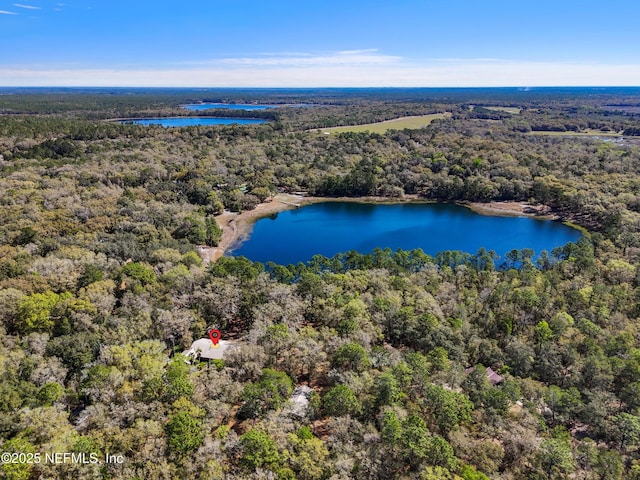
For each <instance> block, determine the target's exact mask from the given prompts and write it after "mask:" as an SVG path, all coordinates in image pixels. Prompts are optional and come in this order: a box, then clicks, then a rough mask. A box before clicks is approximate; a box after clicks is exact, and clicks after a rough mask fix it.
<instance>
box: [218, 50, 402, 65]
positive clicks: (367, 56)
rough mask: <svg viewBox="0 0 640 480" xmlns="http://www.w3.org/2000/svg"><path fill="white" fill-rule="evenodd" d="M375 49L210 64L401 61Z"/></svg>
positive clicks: (307, 63) (377, 62)
mask: <svg viewBox="0 0 640 480" xmlns="http://www.w3.org/2000/svg"><path fill="white" fill-rule="evenodd" d="M375 52H376V50H375V49H368V50H344V51H341V52H335V53H328V54H320V55H314V54H309V53H303V54H291V53H286V54H279V55H265V56H259V57H255V56H254V57H242V58H225V59H222V60H215V61H212V62H211V64H216V63H221V64H226V65H256V66H272V65H281V66H308V65H356V64H384V63H393V62H397V61H399V60H401V58H400V57H394V56H391V55H380V54H377V53H375Z"/></svg>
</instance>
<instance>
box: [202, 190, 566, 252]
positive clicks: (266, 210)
mask: <svg viewBox="0 0 640 480" xmlns="http://www.w3.org/2000/svg"><path fill="white" fill-rule="evenodd" d="M323 202H352V203H377V204H389V205H393V204H403V203H423V204H431V203H440V202H437V201H435V200H429V199H425V198H422V197H419V196H418V195H405V196H403V197H379V196H366V197H309V196H304V195H296V194H287V193H279V194H277V195H275V196H274V197H273V198H272V199H271V200H270V201H268V202H263V203H260V204H259V205H258V206H256V208H254V209H253V210H246V211H244V212H241V213H237V212H229V211H225V212H224V213H222V214H220V215H218V216H216V221H217V222H218V225H219V226H220V228H222V231H223V234H222V240H221V241H220V243H219V244H218V246H217V247H207V246H198V253H199V254H200V256H201V257H202V260H203V262H204V264H205V265H207V264H209V263H212V262H215V261H216V260H218V259H219V258H220V257H222V256H224V255H225V253H227V252H228V251H232V250H234V249H236V248H237V247H238V246H239V245H240V244H242V242H244V241H245V240H247V239H248V238H249V236H250V235H251V232H252V230H253V225H254V224H255V222H257V221H258V220H260V219H261V218H265V217H269V216H271V215H275V214H277V213H279V212H284V211H286V210H291V209H293V208H299V207H303V206H306V205H311V204H314V203H323ZM456 203H457V204H458V205H461V206H464V207H466V208H469V209H470V210H472V211H474V212H476V213H479V214H481V215H490V216H491V215H493V216H516V217H520V216H523V217H535V218H539V219H541V220H557V219H558V217H557V216H555V215H552V214H551V213H550V209H549V207H546V206H544V205H541V206H532V205H529V204H527V203H521V202H487V203H482V202H456Z"/></svg>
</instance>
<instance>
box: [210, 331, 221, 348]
mask: <svg viewBox="0 0 640 480" xmlns="http://www.w3.org/2000/svg"><path fill="white" fill-rule="evenodd" d="M221 336H222V334H221V333H220V330H209V338H210V339H211V341H212V342H213V344H214V345H215V346H218V342H219V341H220V337H221Z"/></svg>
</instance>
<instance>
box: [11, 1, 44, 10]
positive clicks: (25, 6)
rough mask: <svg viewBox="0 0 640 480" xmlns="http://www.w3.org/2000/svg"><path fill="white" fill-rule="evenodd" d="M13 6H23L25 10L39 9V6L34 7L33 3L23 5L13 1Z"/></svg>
mask: <svg viewBox="0 0 640 480" xmlns="http://www.w3.org/2000/svg"><path fill="white" fill-rule="evenodd" d="M13 6H14V7H18V8H25V9H27V10H40V7H34V6H33V5H24V4H22V3H14V4H13Z"/></svg>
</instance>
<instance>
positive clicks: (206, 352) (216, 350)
mask: <svg viewBox="0 0 640 480" xmlns="http://www.w3.org/2000/svg"><path fill="white" fill-rule="evenodd" d="M231 345H232V343H231V342H230V341H227V340H220V341H219V342H218V345H214V344H213V342H212V341H211V339H209V338H201V339H199V340H196V341H195V342H193V343H192V344H191V348H190V349H189V350H185V351H184V352H182V354H183V355H184V356H186V357H191V356H193V357H198V358H200V359H205V360H214V359H218V360H219V359H222V358H223V357H224V354H225V353H226V352H227V351H228V350H229V347H231Z"/></svg>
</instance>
